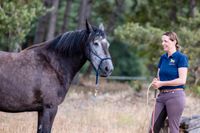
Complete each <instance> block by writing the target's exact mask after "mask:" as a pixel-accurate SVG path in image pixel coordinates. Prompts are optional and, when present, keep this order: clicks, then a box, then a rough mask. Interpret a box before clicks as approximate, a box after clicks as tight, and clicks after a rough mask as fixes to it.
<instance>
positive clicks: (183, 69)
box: [152, 67, 188, 89]
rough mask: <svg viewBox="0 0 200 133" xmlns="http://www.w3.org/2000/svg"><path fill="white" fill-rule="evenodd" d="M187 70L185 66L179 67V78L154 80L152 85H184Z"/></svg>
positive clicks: (157, 86) (158, 86)
mask: <svg viewBox="0 0 200 133" xmlns="http://www.w3.org/2000/svg"><path fill="white" fill-rule="evenodd" d="M158 71H159V70H158ZM187 71H188V69H187V67H180V68H178V73H179V78H177V79H174V80H169V81H159V80H154V81H153V84H152V85H153V87H154V88H156V89H157V88H160V87H162V86H178V85H184V84H185V83H186V79H187Z"/></svg>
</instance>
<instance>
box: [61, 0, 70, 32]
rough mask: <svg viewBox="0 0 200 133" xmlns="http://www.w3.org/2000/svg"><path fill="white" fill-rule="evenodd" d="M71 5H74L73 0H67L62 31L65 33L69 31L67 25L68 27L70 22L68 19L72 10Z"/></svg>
mask: <svg viewBox="0 0 200 133" xmlns="http://www.w3.org/2000/svg"><path fill="white" fill-rule="evenodd" d="M71 6H72V0H66V6H65V12H64V18H63V24H62V28H61V33H64V32H65V31H67V27H68V23H69V21H68V19H69V15H70V12H71Z"/></svg>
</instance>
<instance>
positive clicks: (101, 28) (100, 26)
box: [99, 23, 104, 31]
mask: <svg viewBox="0 0 200 133" xmlns="http://www.w3.org/2000/svg"><path fill="white" fill-rule="evenodd" d="M99 29H100V30H102V31H104V26H103V23H101V24H100V25H99Z"/></svg>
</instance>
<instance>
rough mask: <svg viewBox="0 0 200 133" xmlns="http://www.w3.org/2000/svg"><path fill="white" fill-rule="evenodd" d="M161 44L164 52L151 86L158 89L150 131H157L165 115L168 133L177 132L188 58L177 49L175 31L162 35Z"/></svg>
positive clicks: (181, 109)
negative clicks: (167, 122) (167, 121)
mask: <svg viewBox="0 0 200 133" xmlns="http://www.w3.org/2000/svg"><path fill="white" fill-rule="evenodd" d="M162 46H163V49H164V51H165V52H166V53H165V54H163V55H162V56H161V58H160V61H159V64H158V77H157V78H155V79H154V80H153V81H152V86H153V87H154V88H155V89H158V90H159V91H160V93H159V95H158V97H157V99H156V104H155V110H154V112H153V115H152V124H151V129H150V132H152V131H154V133H159V131H160V129H161V126H162V125H163V123H164V120H165V119H166V117H168V120H169V128H170V133H179V125H180V118H181V115H182V112H183V109H184V106H185V92H184V85H185V83H186V78H187V71H188V58H187V56H186V55H184V54H182V53H181V52H180V51H179V43H178V38H177V35H176V33H175V32H166V33H164V34H163V35H162Z"/></svg>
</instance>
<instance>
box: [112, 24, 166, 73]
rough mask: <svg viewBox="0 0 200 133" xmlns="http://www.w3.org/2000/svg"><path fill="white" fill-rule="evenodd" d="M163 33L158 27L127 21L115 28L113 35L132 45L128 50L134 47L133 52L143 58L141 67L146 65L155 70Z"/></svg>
mask: <svg viewBox="0 0 200 133" xmlns="http://www.w3.org/2000/svg"><path fill="white" fill-rule="evenodd" d="M163 33H164V32H163V31H162V30H161V29H159V28H154V27H152V26H150V25H146V26H141V25H139V24H138V23H127V24H125V25H122V26H120V27H118V28H117V29H116V30H115V35H116V36H117V37H118V38H119V39H120V40H122V41H123V42H126V43H128V44H129V45H130V46H131V47H132V48H129V52H131V51H132V50H133V49H134V52H135V54H136V55H137V56H138V57H139V58H140V59H143V60H145V62H144V64H143V65H144V66H143V67H147V66H148V67H149V70H150V71H151V72H152V70H153V71H154V72H155V66H156V64H157V63H158V58H159V56H160V55H161V53H162V51H161V48H160V46H161V45H160V44H161V35H162V34H163ZM151 74H152V73H151Z"/></svg>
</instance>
